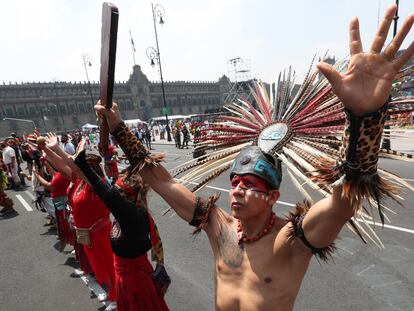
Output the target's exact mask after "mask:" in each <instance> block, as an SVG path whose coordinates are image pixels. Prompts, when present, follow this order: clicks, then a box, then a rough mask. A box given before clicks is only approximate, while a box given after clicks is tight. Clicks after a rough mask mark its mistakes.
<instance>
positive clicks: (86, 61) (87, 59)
mask: <svg viewBox="0 0 414 311" xmlns="http://www.w3.org/2000/svg"><path fill="white" fill-rule="evenodd" d="M82 59H83V67H84V68H85V74H86V80H87V81H88V87H89V96H90V97H91V102H92V108H93V106H95V102H94V100H93V96H92V88H91V82H90V80H89V75H88V70H87V69H86V64H88V67H92V63H91V60H92V57H91V56H90V55H88V54H82Z"/></svg>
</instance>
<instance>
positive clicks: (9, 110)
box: [4, 107, 14, 117]
mask: <svg viewBox="0 0 414 311" xmlns="http://www.w3.org/2000/svg"><path fill="white" fill-rule="evenodd" d="M4 112H5V113H6V117H14V111H13V109H12V108H9V107H7V108H6V109H5V111H4Z"/></svg>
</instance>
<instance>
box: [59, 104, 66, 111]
mask: <svg viewBox="0 0 414 311" xmlns="http://www.w3.org/2000/svg"><path fill="white" fill-rule="evenodd" d="M59 109H60V113H66V106H65V105H61V106H59Z"/></svg>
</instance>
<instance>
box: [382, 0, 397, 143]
mask: <svg viewBox="0 0 414 311" xmlns="http://www.w3.org/2000/svg"><path fill="white" fill-rule="evenodd" d="M395 4H396V5H397V11H395V16H394V31H393V34H392V37H393V38H394V37H395V36H396V35H397V26H398V19H399V16H398V9H399V4H400V1H399V0H395ZM388 101H391V94H390V96H389V98H388ZM387 120H389V117H387V118H386V121H387ZM389 129H390V126H389V125H385V126H384V130H389ZM387 132H388V135H389V134H390V132H389V131H387ZM382 148H383V149H391V139H390V136H388V137H386V138H384V139H383V141H382Z"/></svg>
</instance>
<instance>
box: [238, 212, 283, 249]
mask: <svg viewBox="0 0 414 311" xmlns="http://www.w3.org/2000/svg"><path fill="white" fill-rule="evenodd" d="M275 222H276V215H275V213H274V212H272V214H271V215H270V220H269V223H268V225H267V227H266V228H264V229H263V230H262V231H260V232H259V233H258V234H257V235H255V236H254V237H251V238H248V237H247V235H246V234H245V233H244V232H243V228H242V225H241V222H240V220H238V221H237V238H238V240H239V244H242V243H253V242H256V241H258V240H260V239H261V238H262V237H263V236H265V235H266V234H268V233H269V232H270V230H271V229H272V227H273V226H274V224H275Z"/></svg>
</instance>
